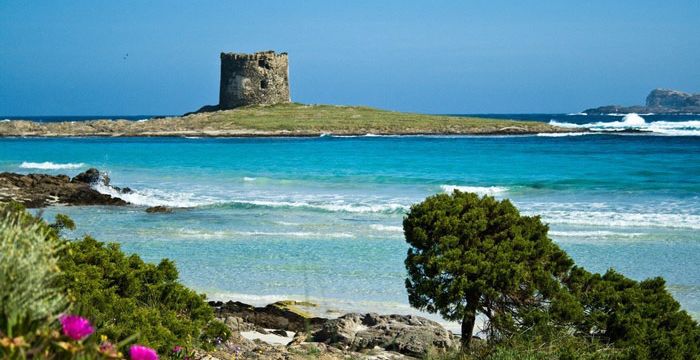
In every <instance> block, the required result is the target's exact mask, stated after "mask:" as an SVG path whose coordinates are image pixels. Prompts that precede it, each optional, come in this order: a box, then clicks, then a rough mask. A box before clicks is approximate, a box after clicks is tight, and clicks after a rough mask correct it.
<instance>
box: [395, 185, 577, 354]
mask: <svg viewBox="0 0 700 360" xmlns="http://www.w3.org/2000/svg"><path fill="white" fill-rule="evenodd" d="M403 227H404V232H405V234H406V241H407V242H408V244H409V245H410V248H409V250H408V255H407V257H406V262H405V263H406V268H407V270H408V274H409V277H408V279H407V280H406V289H407V290H408V298H409V302H410V303H411V305H412V306H414V307H417V308H419V309H423V310H427V311H428V312H439V313H440V314H441V315H442V316H443V317H444V318H445V319H447V320H452V321H461V322H462V334H463V335H464V336H462V344H463V346H464V348H468V347H469V342H470V339H471V334H472V331H473V329H474V323H475V319H476V316H477V314H482V315H484V316H485V318H486V321H487V323H486V325H487V332H488V335H489V337H490V338H491V339H497V338H499V337H507V336H508V335H509V334H511V333H514V332H518V331H520V329H522V328H525V327H529V326H533V324H535V323H537V322H541V321H542V319H546V318H547V316H548V315H547V312H548V311H549V310H556V311H557V312H565V310H567V311H568V309H566V308H565V307H562V306H559V305H557V306H552V305H550V304H551V303H552V302H554V301H555V300H556V302H557V303H563V301H560V299H564V300H567V303H569V304H574V305H575V302H571V301H570V299H569V298H568V297H567V296H566V294H565V293H564V292H563V288H562V286H561V285H560V281H559V279H560V278H562V277H564V276H565V275H566V274H567V273H568V271H569V270H570V269H571V266H572V265H573V262H572V261H571V259H569V257H568V256H567V255H566V253H565V252H564V251H562V250H561V249H559V247H558V246H556V245H555V244H554V243H553V242H552V241H551V240H550V239H549V238H548V237H547V230H548V228H547V226H546V225H544V224H542V222H541V221H540V219H539V217H536V216H535V217H529V216H521V215H520V214H519V212H518V210H517V209H516V208H515V207H514V206H513V205H512V204H511V203H510V202H509V201H508V200H503V201H497V200H495V199H494V198H493V197H490V196H484V197H481V198H480V197H479V196H478V195H476V194H471V193H462V192H459V191H455V192H454V193H452V194H450V195H448V194H438V195H434V196H431V197H428V198H427V199H426V200H425V201H423V202H422V203H419V204H416V205H413V206H412V207H411V210H410V212H409V213H408V215H407V216H406V218H405V219H404V222H403ZM574 310H576V309H574ZM561 317H564V316H561Z"/></svg>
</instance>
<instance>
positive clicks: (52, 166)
mask: <svg viewBox="0 0 700 360" xmlns="http://www.w3.org/2000/svg"><path fill="white" fill-rule="evenodd" d="M83 166H85V164H84V163H65V164H60V163H54V162H50V161H45V162H40V163H39V162H27V161H25V162H23V163H22V164H20V166H19V167H21V168H22V169H41V170H61V169H80V168H81V167H83Z"/></svg>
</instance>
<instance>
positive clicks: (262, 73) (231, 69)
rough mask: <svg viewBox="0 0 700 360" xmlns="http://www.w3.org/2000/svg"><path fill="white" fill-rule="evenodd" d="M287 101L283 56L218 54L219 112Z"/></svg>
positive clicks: (272, 53)
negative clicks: (219, 57)
mask: <svg viewBox="0 0 700 360" xmlns="http://www.w3.org/2000/svg"><path fill="white" fill-rule="evenodd" d="M289 101H291V98H290V97H289V65H288V62H287V53H280V54H277V53H275V52H274V51H263V52H257V53H255V54H237V53H221V85H220V88H219V108H220V109H232V108H235V107H239V106H244V105H255V104H278V103H285V102H289Z"/></svg>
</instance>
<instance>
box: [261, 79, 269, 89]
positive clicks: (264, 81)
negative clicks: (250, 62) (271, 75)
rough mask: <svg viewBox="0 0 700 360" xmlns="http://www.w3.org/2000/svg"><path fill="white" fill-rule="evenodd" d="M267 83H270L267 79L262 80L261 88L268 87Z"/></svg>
mask: <svg viewBox="0 0 700 360" xmlns="http://www.w3.org/2000/svg"><path fill="white" fill-rule="evenodd" d="M267 85H268V83H267V79H262V80H260V88H261V89H267Z"/></svg>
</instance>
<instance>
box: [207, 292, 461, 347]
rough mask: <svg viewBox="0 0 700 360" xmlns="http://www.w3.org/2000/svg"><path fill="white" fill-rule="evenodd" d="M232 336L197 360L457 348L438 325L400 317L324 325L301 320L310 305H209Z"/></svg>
mask: <svg viewBox="0 0 700 360" xmlns="http://www.w3.org/2000/svg"><path fill="white" fill-rule="evenodd" d="M210 305H211V306H212V307H213V308H214V310H215V312H216V314H217V318H219V319H220V320H221V321H223V322H224V323H225V324H226V325H227V326H228V327H229V328H230V329H231V330H232V331H233V336H232V337H231V338H230V339H229V340H228V341H226V342H225V343H222V344H220V345H219V346H218V347H217V350H216V351H213V352H209V353H205V352H198V353H197V356H195V358H197V359H209V360H215V359H230V358H232V357H233V358H236V359H261V360H263V359H264V360H272V359H275V360H277V359H279V360H282V359H285V360H290V359H372V360H390V359H416V358H425V356H426V354H429V353H432V354H435V353H439V352H442V351H445V350H447V349H449V348H451V347H453V346H457V345H458V341H456V340H455V338H454V336H453V335H452V334H451V333H450V332H449V331H447V330H446V329H444V328H443V327H442V326H441V325H440V324H438V323H436V322H434V321H431V320H428V319H425V318H422V317H419V316H410V315H408V316H404V315H377V314H364V315H362V314H346V315H344V316H341V317H339V318H337V319H324V318H318V317H313V316H311V315H309V314H305V313H304V312H303V311H301V310H300V308H301V307H307V306H313V304H309V303H303V302H302V303H300V302H295V301H281V302H277V303H274V304H270V305H267V306H264V307H255V306H251V305H248V304H244V303H241V302H234V301H229V302H226V303H224V302H220V301H212V302H210Z"/></svg>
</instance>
